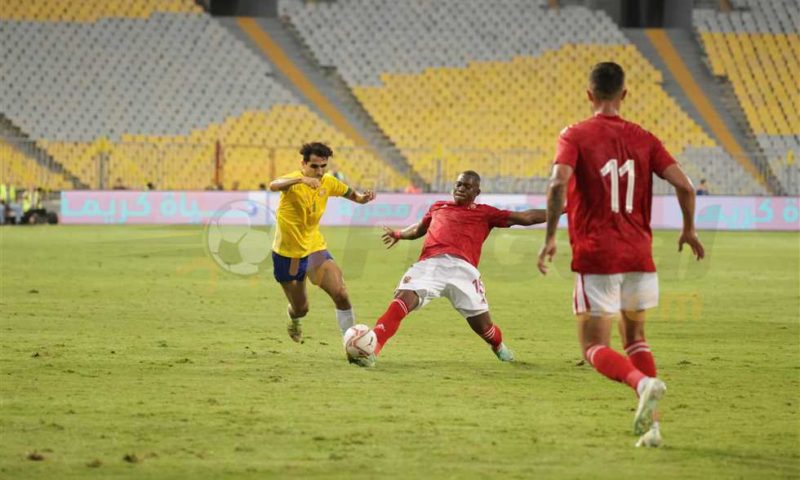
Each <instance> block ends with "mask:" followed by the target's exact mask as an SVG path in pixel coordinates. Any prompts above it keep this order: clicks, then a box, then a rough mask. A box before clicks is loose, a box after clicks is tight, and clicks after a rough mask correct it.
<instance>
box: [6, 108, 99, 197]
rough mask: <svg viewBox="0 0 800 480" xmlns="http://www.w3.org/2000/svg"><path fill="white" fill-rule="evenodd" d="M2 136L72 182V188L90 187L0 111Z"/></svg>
mask: <svg viewBox="0 0 800 480" xmlns="http://www.w3.org/2000/svg"><path fill="white" fill-rule="evenodd" d="M0 136H2V137H5V138H6V141H7V142H8V143H9V144H10V145H12V146H13V147H14V148H15V149H16V150H17V151H18V152H20V153H22V154H23V155H25V156H26V157H28V158H30V159H31V160H33V161H34V162H36V163H38V164H39V165H41V166H42V167H43V168H45V169H47V170H49V171H51V172H53V173H54V174H56V175H62V176H63V177H64V179H65V180H66V181H68V182H69V183H70V184H72V188H75V189H83V190H85V189H88V188H89V185H87V184H85V183H83V182H82V181H81V179H80V178H78V176H77V175H75V174H73V173H72V172H71V171H69V169H67V168H66V167H64V165H62V164H61V162H59V161H57V160H56V159H55V158H53V156H52V155H50V154H49V153H47V151H46V150H45V149H43V148H41V147H39V146H38V145H37V144H36V143H35V142H34V141H33V140H31V138H30V137H29V136H28V135H27V134H26V133H25V132H23V131H22V129H21V128H19V127H18V126H17V125H16V124H15V123H14V122H12V121H11V120H10V119H9V118H8V117H6V116H5V115H3V114H2V113H0Z"/></svg>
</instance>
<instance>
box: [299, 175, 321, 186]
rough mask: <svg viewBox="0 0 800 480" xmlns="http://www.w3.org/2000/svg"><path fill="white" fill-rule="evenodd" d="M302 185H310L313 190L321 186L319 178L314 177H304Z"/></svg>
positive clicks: (301, 181) (301, 180)
mask: <svg viewBox="0 0 800 480" xmlns="http://www.w3.org/2000/svg"><path fill="white" fill-rule="evenodd" d="M300 183H303V184H305V185H308V186H309V187H311V188H313V189H317V188H319V186H320V183H319V179H318V178H314V177H302V178H301V179H300Z"/></svg>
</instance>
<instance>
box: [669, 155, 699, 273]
mask: <svg viewBox="0 0 800 480" xmlns="http://www.w3.org/2000/svg"><path fill="white" fill-rule="evenodd" d="M663 176H664V180H666V181H668V182H669V184H670V185H672V186H673V187H674V188H675V194H676V195H677V197H678V204H679V205H680V206H681V213H682V214H683V230H682V231H681V236H680V237H679V238H678V251H679V252H680V251H683V245H684V244H688V245H689V246H690V247H691V248H692V253H693V254H694V256H695V257H697V260H701V259H702V258H703V257H705V255H706V253H705V249H704V248H703V244H702V242H700V239H699V238H698V237H697V232H696V231H695V229H694V205H695V192H694V185H692V181H691V180H689V177H687V176H686V174H685V173H683V170H682V169H681V167H680V166H679V165H678V164H674V165H670V166H669V167H667V168H666V170H664V174H663Z"/></svg>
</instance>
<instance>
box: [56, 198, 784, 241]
mask: <svg viewBox="0 0 800 480" xmlns="http://www.w3.org/2000/svg"><path fill="white" fill-rule="evenodd" d="M449 198H451V197H450V196H449V195H447V194H420V195H407V194H394V193H384V194H378V197H377V199H376V200H375V201H373V202H371V203H368V204H367V205H358V204H355V203H353V202H350V201H349V200H346V199H343V198H332V199H330V200H329V202H328V207H327V210H326V211H325V215H324V216H323V217H322V224H323V225H329V226H380V225H387V226H393V227H399V226H406V225H410V224H412V223H414V222H416V221H418V220H419V219H420V218H422V216H423V215H424V214H425V212H426V211H427V210H428V207H430V205H431V204H432V203H433V202H435V201H437V200H447V199H449ZM278 200H279V195H278V194H273V193H269V192H263V191H254V192H187V191H174V192H160V191H146V192H139V191H127V190H126V191H65V192H62V194H61V214H60V217H61V223H65V224H202V223H206V222H207V221H208V220H209V219H210V218H213V217H214V216H215V215H220V214H222V213H224V212H225V211H226V210H227V209H229V208H230V206H231V205H236V208H237V211H244V212H246V213H247V214H248V216H249V219H248V221H249V222H250V223H251V224H258V225H271V224H273V223H274V222H275V218H274V212H275V211H276V209H277V205H278ZM478 201H479V202H480V203H486V204H489V205H492V206H495V207H497V208H503V209H508V210H525V209H528V208H544V207H545V197H544V196H543V195H481V196H480V197H479V198H478ZM248 205H251V206H252V208H248V207H247V206H248ZM561 223H562V224H566V217H562V220H561ZM696 223H697V227H698V229H702V230H782V231H800V199H798V197H721V196H701V197H697V208H696ZM681 224H682V222H681V211H680V207H679V206H678V201H677V199H676V198H675V197H672V196H665V197H655V198H654V199H653V210H652V226H653V228H654V229H680V228H681ZM538 228H541V226H539V227H538Z"/></svg>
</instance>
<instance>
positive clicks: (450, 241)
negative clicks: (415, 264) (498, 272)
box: [419, 202, 511, 268]
mask: <svg viewBox="0 0 800 480" xmlns="http://www.w3.org/2000/svg"><path fill="white" fill-rule="evenodd" d="M509 215H511V212H510V211H509V210H500V209H497V208H494V207H490V206H489V205H478V204H476V203H472V204H470V205H463V206H461V205H457V204H456V203H455V202H436V203H434V204H433V205H431V208H430V209H429V210H428V213H426V214H425V216H424V217H422V223H423V224H424V225H428V234H427V235H426V236H425V244H424V245H423V246H422V253H421V254H420V255H419V259H420V260H425V259H426V258H430V257H434V256H436V255H443V254H449V255H455V256H456V257H459V258H462V259H464V260H466V261H467V262H469V263H471V264H472V265H473V266H475V268H477V267H478V262H480V260H481V249H482V248H483V242H484V241H485V240H486V237H488V236H489V232H490V231H491V230H492V228H494V227H501V228H505V227H508V226H509V225H508V216H509Z"/></svg>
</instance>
